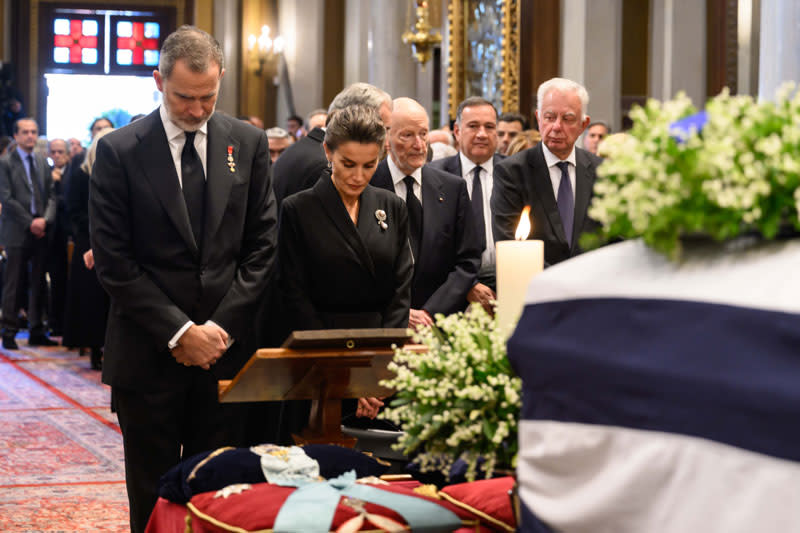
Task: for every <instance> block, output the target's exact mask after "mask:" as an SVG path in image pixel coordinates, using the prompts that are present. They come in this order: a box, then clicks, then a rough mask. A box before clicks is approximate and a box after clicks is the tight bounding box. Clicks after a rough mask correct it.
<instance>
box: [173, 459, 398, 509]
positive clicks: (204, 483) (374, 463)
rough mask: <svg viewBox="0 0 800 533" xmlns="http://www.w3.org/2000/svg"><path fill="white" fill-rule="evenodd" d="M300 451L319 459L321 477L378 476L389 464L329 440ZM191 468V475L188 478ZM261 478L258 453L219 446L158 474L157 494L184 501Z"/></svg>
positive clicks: (179, 501) (175, 500) (262, 474)
mask: <svg viewBox="0 0 800 533" xmlns="http://www.w3.org/2000/svg"><path fill="white" fill-rule="evenodd" d="M303 451H305V452H306V455H308V456H309V457H311V458H312V459H315V460H316V461H317V462H318V463H319V472H320V475H321V476H322V477H324V478H325V479H330V478H334V477H338V476H340V475H341V474H344V473H345V472H348V471H350V470H355V472H356V477H357V478H362V477H367V476H381V475H383V474H385V473H386V471H387V470H388V468H389V465H388V464H385V463H382V462H380V461H379V460H377V459H375V458H374V457H370V456H368V455H365V454H363V453H361V452H358V451H356V450H352V449H350V448H343V447H341V446H334V445H331V444H309V445H307V446H305V447H303ZM203 461H205V462H204V463H203ZM201 463H203V464H201ZM192 471H194V476H193V477H192V479H189V477H190V476H191V474H192ZM265 481H266V479H265V478H264V473H263V472H262V470H261V457H260V456H259V455H257V454H255V453H253V452H252V451H250V449H249V448H220V449H219V450H215V451H212V452H203V453H199V454H197V455H193V456H192V457H190V458H188V459H186V460H184V461H181V462H180V463H178V464H177V465H175V466H174V467H172V468H171V469H170V470H169V471H168V472H167V473H166V474H164V475H163V476H161V480H160V482H159V496H161V497H162V498H164V499H166V500H169V501H172V502H176V503H186V502H188V501H189V500H190V499H191V498H192V496H194V495H195V494H199V493H201V492H208V491H217V490H219V489H221V488H223V487H227V486H228V485H234V484H237V483H251V484H252V483H262V482H265Z"/></svg>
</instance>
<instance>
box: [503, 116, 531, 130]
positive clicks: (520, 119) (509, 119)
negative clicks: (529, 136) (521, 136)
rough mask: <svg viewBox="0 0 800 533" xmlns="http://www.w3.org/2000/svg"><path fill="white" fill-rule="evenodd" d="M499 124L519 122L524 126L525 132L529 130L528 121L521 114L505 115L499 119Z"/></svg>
mask: <svg viewBox="0 0 800 533" xmlns="http://www.w3.org/2000/svg"><path fill="white" fill-rule="evenodd" d="M497 122H519V123H520V124H522V129H523V130H527V129H528V121H527V120H525V117H523V116H522V115H521V114H519V113H503V114H502V115H500V117H499V118H498V119H497Z"/></svg>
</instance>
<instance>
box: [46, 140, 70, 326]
mask: <svg viewBox="0 0 800 533" xmlns="http://www.w3.org/2000/svg"><path fill="white" fill-rule="evenodd" d="M49 148H50V153H49V155H50V160H51V161H53V168H52V170H51V173H52V176H53V196H54V197H55V199H56V219H55V222H54V224H53V226H52V228H51V230H50V231H48V239H49V242H48V252H47V274H48V276H49V278H50V299H49V306H48V310H49V311H48V326H50V332H51V334H53V335H56V336H59V337H60V336H61V335H62V333H63V329H64V305H65V302H66V298H67V242H68V241H69V235H70V221H69V214H68V213H67V201H66V197H67V196H66V195H67V187H68V183H67V181H68V179H69V169H70V160H69V152H68V149H67V142H66V141H65V140H63V139H53V140H52V141H50V146H49Z"/></svg>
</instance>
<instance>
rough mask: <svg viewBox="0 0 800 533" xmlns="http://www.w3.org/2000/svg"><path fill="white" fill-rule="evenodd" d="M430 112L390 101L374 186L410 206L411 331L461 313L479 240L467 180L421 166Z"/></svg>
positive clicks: (404, 101)
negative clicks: (384, 149)
mask: <svg viewBox="0 0 800 533" xmlns="http://www.w3.org/2000/svg"><path fill="white" fill-rule="evenodd" d="M428 124H429V123H428V113H427V112H426V111H425V108H423V107H422V106H421V105H420V104H419V103H417V102H416V101H414V100H412V99H411V98H398V99H396V100H395V101H394V106H393V109H392V115H391V123H390V128H389V157H387V158H386V159H385V160H384V161H383V162H381V164H380V165H378V169H377V170H376V171H375V175H374V176H373V177H372V182H371V183H372V185H375V186H376V187H383V188H384V189H388V190H390V191H394V192H395V193H397V195H398V196H399V197H400V198H402V199H403V200H405V202H406V206H407V208H408V223H409V241H410V244H411V252H412V255H413V257H414V280H413V284H412V287H411V314H410V318H409V327H412V328H413V327H416V326H417V325H419V324H432V323H433V318H432V317H433V316H434V315H435V314H436V313H443V314H445V315H448V314H450V313H455V312H456V311H461V310H463V309H464V308H465V307H466V305H467V293H468V292H469V290H470V289H471V288H472V287H473V286H474V285H475V277H476V276H477V274H478V267H479V266H480V262H481V250H482V246H481V245H482V241H481V239H480V237H479V236H478V231H477V224H476V223H475V220H474V219H473V214H472V206H471V204H470V201H469V195H468V194H467V184H466V182H465V181H464V180H463V179H461V178H458V177H456V176H453V175H452V174H449V173H447V172H444V171H442V170H439V169H436V168H432V167H431V166H430V165H425V161H426V158H427V150H428V144H427V143H428V131H429V125H428Z"/></svg>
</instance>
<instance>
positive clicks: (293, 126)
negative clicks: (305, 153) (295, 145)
mask: <svg viewBox="0 0 800 533" xmlns="http://www.w3.org/2000/svg"><path fill="white" fill-rule="evenodd" d="M286 130H287V131H288V132H289V135H291V136H292V138H293V139H294V140H295V141H296V140H298V139H301V138H303V137H305V135H306V132H305V131H303V117H300V116H297V115H291V116H289V118H287V119H286Z"/></svg>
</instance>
